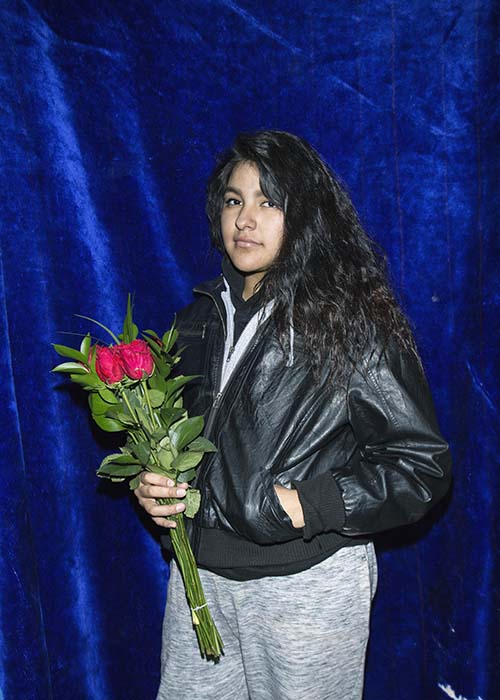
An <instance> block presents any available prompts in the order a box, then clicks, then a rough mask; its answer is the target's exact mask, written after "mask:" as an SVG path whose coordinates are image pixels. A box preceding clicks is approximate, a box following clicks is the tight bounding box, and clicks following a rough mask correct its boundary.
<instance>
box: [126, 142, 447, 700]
mask: <svg viewBox="0 0 500 700" xmlns="http://www.w3.org/2000/svg"><path fill="white" fill-rule="evenodd" d="M207 213H208V218H209V220H210V226H211V236H212V242H213V244H214V245H215V246H216V247H217V248H218V249H219V250H220V251H221V252H222V253H223V254H224V255H223V261H222V275H221V276H220V277H218V278H217V279H215V280H213V281H211V282H208V283H205V284H203V285H200V286H199V287H197V288H196V289H195V290H194V291H195V294H196V296H197V299H196V301H194V303H192V304H190V305H189V306H188V307H187V308H185V309H184V310H183V311H181V313H180V314H179V316H178V328H179V332H180V340H179V344H180V345H182V346H184V345H186V346H187V347H186V350H185V351H184V353H183V360H182V367H181V369H182V372H183V373H184V374H200V375H202V379H201V380H200V381H199V382H197V383H193V384H191V385H190V386H189V388H188V389H186V392H185V405H186V407H187V408H188V410H189V412H190V413H191V414H192V415H197V414H203V415H204V416H205V420H206V423H205V425H206V430H205V434H206V435H207V436H208V437H210V439H212V440H213V441H214V442H215V443H216V445H217V447H218V451H217V453H215V454H213V455H210V456H208V457H207V458H206V462H205V463H204V464H203V465H202V467H201V468H200V471H199V478H198V484H197V486H198V487H199V488H200V489H201V492H202V506H201V509H200V511H199V513H198V515H197V517H196V518H195V520H194V522H193V526H192V531H191V539H192V543H193V548H194V551H195V556H196V558H197V561H198V564H199V567H200V575H201V578H202V583H203V585H204V589H205V593H206V596H207V600H208V603H209V605H210V609H211V611H212V614H213V617H214V619H215V622H216V624H217V626H218V628H219V631H220V633H221V635H222V638H223V640H224V644H225V649H224V656H223V657H222V658H221V660H220V662H219V663H217V664H213V663H210V662H207V661H205V660H204V659H201V658H200V654H199V651H198V647H197V641H196V637H195V635H194V633H193V630H192V625H191V618H190V613H189V610H188V607H187V603H186V600H185V597H184V592H183V587H182V581H181V579H180V576H179V573H178V572H177V569H176V567H175V563H174V564H172V568H171V577H170V582H169V591H168V601H167V609H166V614H165V623H164V639H163V653H162V680H161V685H160V690H159V693H158V699H159V700H164V699H165V700H166V699H167V698H169V699H170V698H174V697H175V698H178V699H179V700H183V699H186V700H187V699H188V698H189V699H192V698H206V699H209V700H210V699H212V698H213V700H226V699H227V700H244V699H245V698H251V700H288V699H292V698H299V697H308V698H311V699H312V700H356V699H357V700H359V698H361V696H362V692H363V671H364V660H365V651H366V645H367V641H368V629H369V615H370V606H371V601H372V598H373V594H374V591H375V587H376V561H375V555H374V550H373V545H372V543H371V539H372V536H373V535H374V534H375V533H377V532H380V531H381V530H386V529H389V528H394V527H399V526H401V525H406V524H408V523H412V522H414V521H416V520H418V519H419V518H421V517H422V516H423V515H425V513H427V511H428V510H429V509H430V508H431V507H432V506H433V505H434V504H435V503H436V502H437V501H438V500H439V499H440V498H441V497H442V496H443V495H444V494H445V493H446V491H447V489H448V487H449V483H450V458H449V452H448V446H447V444H446V442H445V441H444V440H443V438H442V436H441V434H440V432H439V428H438V425H437V422H436V418H435V415H434V410H433V406H432V400H431V397H430V394H429V390H428V386H427V383H426V380H425V377H424V374H423V371H422V367H421V364H420V361H419V358H418V355H417V351H416V349H415V344H414V341H413V338H412V334H411V332H410V329H409V327H408V323H407V321H406V319H405V317H404V315H403V313H402V312H401V310H400V308H399V307H398V305H397V303H396V301H395V300H394V297H393V294H392V293H391V291H390V288H389V285H388V282H387V280H386V275H385V272H384V265H383V261H382V258H381V257H380V256H379V255H378V254H377V252H376V250H375V247H374V244H373V243H372V241H371V240H370V239H369V238H368V237H367V235H366V233H365V232H364V231H363V229H362V227H361V225H360V222H359V220H358V217H357V215H356V212H355V211H354V208H353V205H352V203H351V201H350V199H349V197H348V195H347V194H346V192H345V191H344V190H343V189H342V187H341V186H340V184H339V182H338V181H337V179H336V178H335V176H334V175H333V174H332V173H331V171H330V170H329V169H328V167H327V166H326V165H325V163H324V162H323V161H322V160H321V159H320V157H319V156H318V154H317V153H316V152H315V151H314V150H313V149H312V148H311V146H310V145H309V144H307V143H306V142H305V141H303V140H302V139H300V138H297V137H296V136H292V135H291V134H288V133H284V132H279V131H261V132H257V133H254V134H241V135H240V136H238V138H237V139H236V141H235V143H234V145H233V147H232V148H231V150H229V151H228V152H227V153H225V154H224V155H223V156H222V157H221V159H220V160H219V163H218V165H217V167H216V169H215V171H214V173H213V175H212V177H211V179H210V181H209V185H208V202H207ZM186 486H187V485H185V484H178V485H175V484H173V483H171V482H170V483H169V482H167V480H166V479H165V478H163V477H161V476H158V475H155V474H145V475H144V476H143V481H142V485H141V486H140V487H139V488H138V489H137V491H136V495H137V498H138V499H139V502H140V504H141V505H142V506H143V507H144V508H145V509H146V510H147V512H148V513H149V514H150V515H151V516H152V518H153V520H154V521H155V522H156V523H157V524H158V525H161V526H162V527H165V528H171V527H174V525H175V523H174V522H173V521H172V520H171V519H170V517H171V516H172V514H173V513H175V512H179V511H182V510H183V508H184V506H183V503H182V499H183V497H184V495H185V493H186ZM159 497H170V498H178V499H179V502H178V504H177V505H175V506H159V505H157V504H156V500H155V499H156V498H159ZM166 539H167V540H168V538H166Z"/></svg>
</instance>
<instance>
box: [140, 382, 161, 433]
mask: <svg viewBox="0 0 500 700" xmlns="http://www.w3.org/2000/svg"><path fill="white" fill-rule="evenodd" d="M140 387H141V390H142V395H143V396H144V398H145V399H146V403H147V405H148V410H149V415H150V416H151V430H154V426H155V425H156V423H157V422H158V421H156V420H155V418H156V416H155V412H154V411H153V406H152V405H151V397H150V396H149V391H148V388H147V386H146V385H145V384H144V382H141V383H140ZM157 427H159V424H158V426H157Z"/></svg>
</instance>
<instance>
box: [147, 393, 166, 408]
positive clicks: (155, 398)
mask: <svg viewBox="0 0 500 700" xmlns="http://www.w3.org/2000/svg"><path fill="white" fill-rule="evenodd" d="M146 391H147V389H146ZM149 400H150V401H151V405H152V407H153V408H160V406H161V405H162V403H163V402H164V401H165V394H164V392H163V391H157V390H156V389H150V390H149Z"/></svg>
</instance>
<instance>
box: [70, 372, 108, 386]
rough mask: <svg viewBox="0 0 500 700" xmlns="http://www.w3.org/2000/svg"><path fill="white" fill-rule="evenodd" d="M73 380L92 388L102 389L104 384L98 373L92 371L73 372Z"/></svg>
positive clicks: (71, 376)
mask: <svg viewBox="0 0 500 700" xmlns="http://www.w3.org/2000/svg"><path fill="white" fill-rule="evenodd" d="M70 378H71V381H72V382H75V383H76V384H82V385H83V386H85V387H90V388H91V389H100V388H101V387H102V386H104V382H101V380H100V379H99V377H98V376H97V374H93V373H92V372H85V374H71V375H70Z"/></svg>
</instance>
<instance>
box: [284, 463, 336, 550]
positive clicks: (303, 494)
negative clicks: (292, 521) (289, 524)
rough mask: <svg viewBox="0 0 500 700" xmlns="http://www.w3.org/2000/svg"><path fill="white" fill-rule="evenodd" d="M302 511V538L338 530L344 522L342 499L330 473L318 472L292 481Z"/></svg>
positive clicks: (310, 537)
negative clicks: (303, 479) (318, 473)
mask: <svg viewBox="0 0 500 700" xmlns="http://www.w3.org/2000/svg"><path fill="white" fill-rule="evenodd" d="M292 484H293V486H294V488H295V489H297V493H298V496H299V500H300V505H301V506H302V510H303V512H304V522H305V525H304V533H303V537H304V540H306V541H308V540H310V539H312V538H313V537H314V535H318V534H319V533H320V532H328V531H331V530H337V531H340V529H341V528H342V526H343V524H344V522H345V510H344V501H343V500H342V495H341V493H340V489H339V487H338V486H337V483H336V481H335V479H334V478H333V476H332V475H331V474H328V473H327V474H320V475H319V476H316V477H315V478H314V479H306V480H305V481H292Z"/></svg>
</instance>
